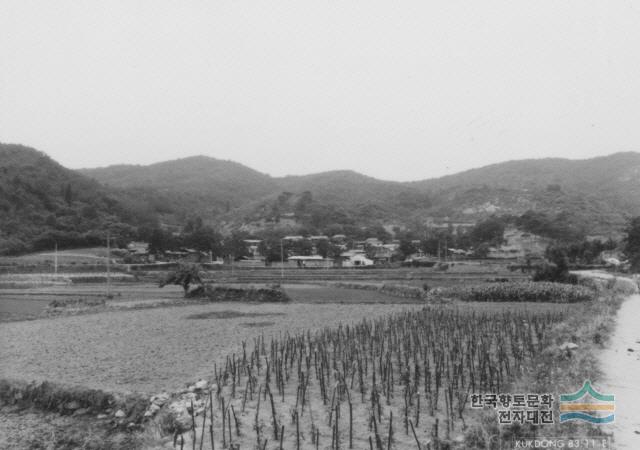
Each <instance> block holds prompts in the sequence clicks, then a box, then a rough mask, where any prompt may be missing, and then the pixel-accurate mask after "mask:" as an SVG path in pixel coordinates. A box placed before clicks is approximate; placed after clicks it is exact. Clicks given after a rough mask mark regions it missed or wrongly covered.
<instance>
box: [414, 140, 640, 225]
mask: <svg viewBox="0 0 640 450" xmlns="http://www.w3.org/2000/svg"><path fill="white" fill-rule="evenodd" d="M411 185H412V186H413V187H415V188H417V189H418V190H420V191H422V192H426V193H428V194H429V195H430V196H431V197H432V198H433V199H434V206H435V207H436V208H437V209H438V211H439V213H440V214H444V215H450V216H454V217H456V218H463V217H471V218H477V217H482V216H486V215H488V214H514V215H520V214H522V213H524V212H525V211H527V210H535V211H540V212H545V213H547V214H549V215H556V216H558V215H559V216H561V217H562V216H563V217H565V220H567V221H569V222H572V223H574V224H577V225H580V226H582V227H584V229H585V231H587V232H588V233H596V234H608V233H611V232H616V231H619V230H620V229H621V228H622V227H624V225H625V223H626V221H627V220H628V218H629V217H631V216H635V215H639V214H640V197H639V196H638V194H640V154H639V153H633V152H627V153H616V154H612V155H609V156H603V157H598V158H592V159H585V160H569V159H560V158H549V159H538V160H521V161H509V162H504V163H500V164H494V165H490V166H486V167H482V168H479V169H473V170H469V171H466V172H461V173H458V174H455V175H450V176H446V177H442V178H437V179H431V180H424V181H419V182H414V183H411Z"/></svg>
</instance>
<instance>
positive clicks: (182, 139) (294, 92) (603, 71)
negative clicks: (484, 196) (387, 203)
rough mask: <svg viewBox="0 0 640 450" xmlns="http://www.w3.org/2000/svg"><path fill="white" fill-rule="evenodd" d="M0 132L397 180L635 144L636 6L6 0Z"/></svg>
mask: <svg viewBox="0 0 640 450" xmlns="http://www.w3.org/2000/svg"><path fill="white" fill-rule="evenodd" d="M0 141H1V142H12V143H22V144H25V145H29V146H32V147H36V148H37V149H39V150H42V151H45V152H46V153H48V154H49V155H50V156H52V157H53V158H55V159H56V160H58V161H59V162H61V163H62V164H64V165H65V166H67V167H72V168H78V167H93V166H102V165H109V164H116V163H136V164H148V163H152V162H157V161H162V160H167V159H174V158H179V157H183V156H189V155H195V154H204V155H210V156H213V157H216V158H222V159H232V160H236V161H239V162H241V163H244V164H247V165H249V166H250V167H253V168H255V169H257V170H260V171H263V172H267V173H269V174H271V175H284V174H303V173H310V172H318V171H324V170H331V169H354V170H357V171H360V172H362V173H365V174H368V175H371V176H375V177H378V178H383V179H395V180H414V179H423V178H429V177H433V176H439V175H444V174H447V173H453V172H457V171H460V170H464V169H468V168H472V167H477V166H481V165H485V164H489V163H493V162H499V161H504V160H508V159H521V158H537V157H546V156H561V157H568V158H587V157H592V156H596V155H604V154H609V153H613V152H617V151H628V150H635V151H639V150H640V5H638V4H637V2H634V1H633V0H626V1H617V0H602V1H593V0H575V1H566V0H528V1H521V0H504V1H501V0H482V1H476V0H467V1H460V0H437V1H428V0H417V1H409V0H407V1H403V0H400V1H391V0H389V1H377V0H339V1H327V0H315V1H305V0H292V1H282V0H270V1H264V0H259V1H243V0H231V1H223V0H209V1H195V0H194V1H185V0H182V1H165V0H149V1H134V0H126V1H113V0H111V1H79V0H68V1H62V0H56V1H50V0H42V1H28V0H16V1H13V0H2V1H1V2H0ZM0 163H1V162H0Z"/></svg>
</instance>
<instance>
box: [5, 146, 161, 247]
mask: <svg viewBox="0 0 640 450" xmlns="http://www.w3.org/2000/svg"><path fill="white" fill-rule="evenodd" d="M145 208H146V207H145V205H144V204H142V203H141V202H136V201H135V200H134V199H127V198H121V197H120V194H119V193H117V192H111V191H110V190H109V189H107V188H105V187H104V186H102V185H101V184H99V183H98V182H96V181H95V180H92V179H90V178H88V177H86V176H84V175H81V174H79V173H77V172H75V171H73V170H69V169H66V168H64V167H62V166H61V165H60V164H58V163H57V162H55V161H54V160H52V159H51V158H49V157H48V156H47V155H46V154H44V153H42V152H39V151H37V150H34V149H32V148H28V147H24V146H21V145H13V144H0V254H7V253H21V252H25V251H32V250H44V249H52V248H53V245H54V243H55V242H57V243H58V244H59V245H60V246H61V247H74V246H83V245H99V244H103V243H104V240H105V239H104V234H105V230H106V228H107V227H109V228H111V229H113V230H118V231H119V232H120V233H119V234H120V235H122V236H127V234H133V233H134V231H135V228H136V227H137V226H139V225H143V224H147V225H149V226H152V225H154V217H153V214H150V213H149V211H148V210H147V209H145Z"/></svg>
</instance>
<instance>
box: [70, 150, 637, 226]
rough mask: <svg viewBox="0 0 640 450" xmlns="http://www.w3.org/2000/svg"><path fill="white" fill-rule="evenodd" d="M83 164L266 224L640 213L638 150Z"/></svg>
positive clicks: (169, 201)
mask: <svg viewBox="0 0 640 450" xmlns="http://www.w3.org/2000/svg"><path fill="white" fill-rule="evenodd" d="M81 172H82V173H83V174H85V175H88V176H90V177H93V178H95V179H96V180H98V181H100V182H102V183H104V184H107V185H109V186H117V187H119V188H127V189H130V190H138V192H146V195H147V196H149V197H153V196H156V197H157V196H158V195H160V196H164V198H165V199H164V200H163V201H160V202H159V203H162V204H164V205H167V206H168V210H169V211H173V212H174V213H177V214H178V216H179V219H180V220H183V219H184V218H185V217H187V216H188V215H189V214H196V213H198V214H200V215H202V216H204V218H206V219H208V220H211V221H214V222H215V221H221V222H224V223H227V224H230V223H231V224H236V225H239V224H242V223H246V222H255V223H262V224H263V225H264V222H265V220H266V221H267V222H269V221H274V220H275V221H277V220H278V218H279V217H282V216H283V214H284V215H287V214H288V215H290V214H291V213H292V212H293V213H294V214H295V215H296V217H297V218H298V219H300V220H299V223H303V224H305V225H309V220H306V221H305V217H306V218H307V219H309V217H310V216H313V215H314V214H315V216H320V215H323V214H324V216H325V219H326V220H320V221H317V220H316V221H314V220H311V225H312V226H313V225H314V224H316V225H320V226H325V225H327V224H328V223H331V222H336V221H338V222H339V221H342V222H345V221H346V222H348V223H351V224H362V223H363V222H383V223H396V224H402V223H407V222H415V221H418V222H424V220H425V219H426V218H427V217H435V218H436V219H442V218H445V217H448V218H449V219H451V220H457V221H475V220H478V219H481V218H484V217H487V216H490V215H493V214H497V215H521V214H523V213H524V212H526V211H528V210H534V211H538V212H543V213H546V214H548V215H549V216H551V217H555V218H557V219H558V220H559V221H565V222H567V223H569V224H571V225H574V226H576V227H580V228H582V229H583V230H584V231H585V232H587V233H591V234H608V233H617V232H619V231H620V230H621V229H622V227H623V226H624V224H625V223H626V221H627V219H628V218H629V217H630V216H632V215H638V214H640V197H638V195H637V194H639V193H640V177H639V175H640V154H638V153H616V154H613V155H610V156H605V157H599V158H593V159H587V160H569V159H561V158H551V159H539V160H521V161H509V162H505V163H500V164H494V165H490V166H486V167H482V168H478V169H473V170H469V171H466V172H462V173H458V174H455V175H450V176H446V177H441V178H435V179H429V180H423V181H417V182H408V183H407V182H404V183H403V182H392V181H382V180H377V179H375V178H371V177H367V176H365V175H362V174H359V173H357V172H353V171H331V172H324V173H318V174H312V175H303V176H287V177H281V178H275V177H270V176H268V175H266V174H263V173H260V172H257V171H255V170H252V169H250V168H248V167H245V166H243V165H241V164H238V163H234V162H230V161H221V160H217V159H214V158H209V157H204V156H197V157H190V158H184V159H179V160H175V161H168V162H163V163H159V164H152V165H150V166H111V167H107V168H102V169H87V170H83V171H81ZM157 202H158V201H157ZM305 202H306V203H307V204H306V205H304V203H305ZM309 202H310V203H309ZM156 209H157V208H156ZM170 216H171V214H169V215H168V216H166V217H167V219H169V220H170ZM174 217H175V215H174Z"/></svg>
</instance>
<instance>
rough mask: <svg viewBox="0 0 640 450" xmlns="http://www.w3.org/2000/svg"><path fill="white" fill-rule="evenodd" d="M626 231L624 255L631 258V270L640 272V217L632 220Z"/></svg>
mask: <svg viewBox="0 0 640 450" xmlns="http://www.w3.org/2000/svg"><path fill="white" fill-rule="evenodd" d="M626 231H627V237H626V238H625V240H624V242H625V246H624V253H625V254H626V255H627V258H629V262H630V263H631V269H632V270H634V271H638V270H640V217H634V218H632V219H631V221H630V222H629V226H628V227H627V230H626Z"/></svg>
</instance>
